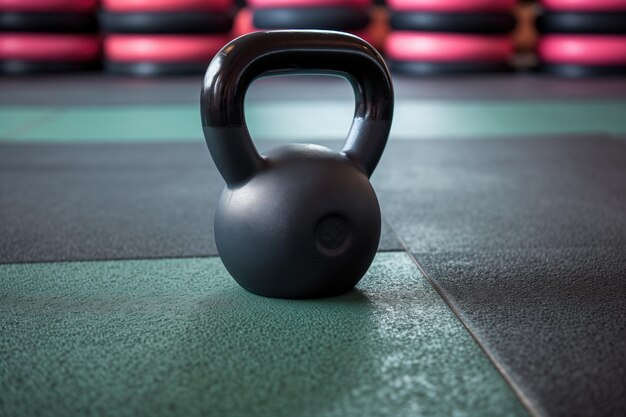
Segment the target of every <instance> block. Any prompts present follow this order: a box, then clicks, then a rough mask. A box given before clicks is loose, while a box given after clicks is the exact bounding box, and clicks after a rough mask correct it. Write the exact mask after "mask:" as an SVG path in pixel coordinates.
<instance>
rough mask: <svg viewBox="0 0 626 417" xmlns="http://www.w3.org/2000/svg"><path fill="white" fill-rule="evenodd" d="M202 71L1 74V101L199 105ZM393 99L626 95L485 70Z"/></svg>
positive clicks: (315, 92)
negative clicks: (147, 75)
mask: <svg viewBox="0 0 626 417" xmlns="http://www.w3.org/2000/svg"><path fill="white" fill-rule="evenodd" d="M201 82H202V76H187V77H175V78H168V79H167V80H163V79H159V78H157V79H136V78H132V77H130V78H127V77H103V76H101V75H89V74H81V75H80V76H73V77H69V76H58V77H36V78H33V77H30V78H25V79H22V78H13V77H11V78H7V77H5V78H0V91H2V92H3V94H0V104H2V105H10V106H16V105H46V104H49V105H54V106H58V105H82V104H100V105H102V104H141V105H145V104H146V103H159V104H172V103H186V104H193V105H197V104H198V91H199V90H198V89H199V87H198V86H199V85H200V84H201ZM394 84H395V95H396V99H398V100H400V99H446V100H447V99H463V100H465V99H468V100H493V99H498V100H500V99H514V100H522V101H523V100H547V99H551V100H559V99H583V98H586V99H597V98H617V99H622V98H623V97H624V96H625V95H626V82H624V80H623V79H622V78H612V79H611V78H609V79H589V80H585V82H584V83H572V82H571V80H564V79H560V78H555V77H546V76H544V75H530V74H515V75H485V76H478V77H458V78H443V79H440V78H430V79H422V80H416V79H415V78H414V77H401V76H396V77H394ZM353 97H354V94H353V92H352V89H351V88H350V85H349V84H348V82H347V81H345V80H342V79H340V78H338V77H309V76H303V75H302V76H297V77H268V78H262V79H260V80H258V81H255V82H254V85H253V87H251V89H250V91H249V93H248V96H247V98H248V99H249V100H258V101H262V102H267V101H272V100H311V99H316V100H331V99H345V100H352V99H353Z"/></svg>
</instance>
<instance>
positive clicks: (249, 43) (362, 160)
mask: <svg viewBox="0 0 626 417" xmlns="http://www.w3.org/2000/svg"><path fill="white" fill-rule="evenodd" d="M294 73H309V74H332V75H339V76H342V77H344V78H346V79H347V80H348V81H349V82H350V84H351V85H352V87H353V89H354V94H355V100H356V108H355V113H354V119H353V121H352V126H351V127H350V132H349V133H348V137H347V139H346V142H345V144H344V147H343V149H342V152H343V153H344V154H345V155H346V156H347V157H348V158H349V159H350V160H351V161H352V162H353V163H354V164H355V165H356V166H357V167H358V168H359V169H361V170H362V171H363V172H364V173H365V175H367V176H368V177H370V176H371V175H372V173H373V172H374V169H375V168H376V165H377V164H378V161H379V160H380V157H381V155H382V153H383V150H384V148H385V145H386V143H387V137H388V135H389V130H390V129H391V121H392V117H393V86H392V83H391V77H390V75H389V70H388V69H387V66H386V65H385V62H384V61H383V59H382V57H381V56H380V54H379V53H378V52H377V51H376V50H375V49H374V48H373V47H372V46H371V45H370V44H368V43H367V42H365V41H363V40H361V39H360V38H358V37H356V36H353V35H348V34H345V33H340V32H331V31H304V30H303V31H299V30H281V31H270V32H256V33H251V34H248V35H244V36H241V37H239V38H237V39H235V40H233V41H232V42H230V43H229V44H227V45H226V46H225V47H224V48H222V50H221V51H220V52H218V54H217V55H216V56H215V58H213V61H212V62H211V64H210V65H209V67H208V68H207V71H206V74H205V76H204V82H203V86H202V94H201V99H200V107H201V116H202V127H203V131H204V137H205V139H206V142H207V145H208V146H209V151H210V152H211V155H212V156H213V160H214V161H215V164H216V165H217V168H218V169H219V171H220V173H221V174H222V177H224V180H225V181H226V184H227V186H229V187H232V186H236V185H237V184H239V183H242V182H245V181H247V180H249V179H250V178H251V177H252V176H254V175H255V174H256V173H257V172H258V171H259V170H261V169H263V167H264V166H265V164H266V161H265V159H264V158H263V157H262V156H261V155H260V154H259V152H258V151H257V149H256V147H255V146H254V144H253V142H252V139H251V138H250V133H249V132H248V128H247V126H246V121H245V114H244V99H245V95H246V92H247V90H248V87H249V86H250V84H252V82H253V81H254V80H255V79H257V78H260V77H263V76H271V75H281V74H294ZM312 117H315V115H312Z"/></svg>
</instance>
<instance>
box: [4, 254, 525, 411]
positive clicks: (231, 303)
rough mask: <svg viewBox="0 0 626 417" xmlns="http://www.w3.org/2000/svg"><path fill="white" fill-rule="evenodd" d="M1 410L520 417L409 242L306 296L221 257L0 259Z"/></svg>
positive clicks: (517, 407) (509, 394)
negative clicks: (259, 286) (325, 293)
mask: <svg viewBox="0 0 626 417" xmlns="http://www.w3.org/2000/svg"><path fill="white" fill-rule="evenodd" d="M0 328H1V329H2V337H0V357H1V358H2V361H1V362H0V393H2V396H1V397H0V415H2V416H40V415H46V416H64V417H71V416H81V415H87V414H89V415H96V414H97V415H100V416H151V417H154V416H161V415H168V416H172V415H179V416H186V417H193V416H209V415H215V416H224V415H230V416H252V415H254V416H294V415H299V416H342V417H346V416H359V417H360V416H364V415H371V416H375V415H393V416H396V417H402V416H433V415H437V416H477V415H480V416H522V415H526V411H525V409H524V408H523V407H522V406H521V404H520V402H519V401H518V399H517V397H515V395H514V394H513V392H512V391H511V390H510V389H509V387H508V386H507V385H506V383H505V382H504V381H503V379H502V378H501V377H500V375H499V374H498V373H497V371H496V370H495V368H494V367H493V365H492V364H491V363H490V362H489V361H488V359H487V358H486V356H485V355H484V354H483V352H482V351H481V350H480V348H479V347H478V346H477V345H476V343H475V342H474V341H473V339H472V338H471V337H470V336H469V334H468V333H467V332H466V330H465V328H464V327H463V326H462V325H461V323H460V322H459V321H458V320H457V318H456V317H455V316H454V315H453V314H452V313H451V311H450V310H449V308H448V307H447V306H446V304H445V303H444V302H443V300H442V299H441V298H440V297H439V295H438V294H437V293H436V292H435V291H434V290H433V288H432V287H431V286H430V285H429V283H428V282H427V281H426V280H425V279H424V278H423V277H422V276H421V275H420V274H419V272H418V270H417V268H416V267H415V265H414V264H413V263H412V261H411V260H410V258H409V257H408V256H407V255H406V254H405V253H397V252H396V253H391V252H390V253H381V254H378V255H377V258H376V260H375V262H374V264H373V266H372V268H371V269H370V271H369V272H368V274H367V275H366V277H365V278H364V279H363V280H362V281H361V283H360V284H359V286H358V287H357V290H355V291H352V292H351V293H348V294H347V295H344V296H341V297H336V298H329V299H323V300H315V301H289V300H276V299H268V298H262V297H258V296H255V295H252V294H250V293H247V292H245V291H243V290H242V289H241V288H239V287H238V286H237V285H236V283H235V282H234V281H233V280H232V279H231V278H230V277H229V276H228V274H227V273H226V271H225V270H224V269H223V267H222V265H221V263H220V261H219V259H218V258H190V259H176V260H171V259H169V260H168V259H165V260H152V261H144V260H136V261H105V262H76V263H50V264H45V263H42V264H11V265H1V266H0Z"/></svg>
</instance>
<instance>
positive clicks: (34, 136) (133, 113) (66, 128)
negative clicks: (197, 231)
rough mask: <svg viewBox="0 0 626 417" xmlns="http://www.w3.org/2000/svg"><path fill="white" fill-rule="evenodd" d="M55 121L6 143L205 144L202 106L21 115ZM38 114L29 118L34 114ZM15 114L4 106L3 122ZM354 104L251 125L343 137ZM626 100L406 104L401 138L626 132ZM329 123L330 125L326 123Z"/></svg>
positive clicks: (296, 109)
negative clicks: (42, 116) (191, 142)
mask: <svg viewBox="0 0 626 417" xmlns="http://www.w3.org/2000/svg"><path fill="white" fill-rule="evenodd" d="M54 109H58V113H55V114H54V117H49V118H46V119H45V120H42V121H40V122H39V123H35V124H33V125H24V126H22V128H21V129H17V130H16V129H9V130H7V129H0V140H4V141H44V142H48V141H50V142H98V141H107V142H108V141H150V142H152V141H171V140H198V139H200V138H202V129H201V124H200V115H199V110H198V105H196V104H194V105H153V106H140V105H110V106H87V107H85V106H80V107H78V106H77V107H72V106H67V107H59V108H57V107H47V106H41V107H33V108H32V110H24V112H25V113H20V117H22V118H27V119H29V118H30V119H35V118H36V117H37V115H40V114H41V113H42V112H50V111H53V110H54ZM29 111H32V115H30V116H29V114H28V112H29ZM14 112H15V110H14V109H13V108H11V107H0V120H4V119H9V120H10V119H11V118H12V116H11V115H12V114H13V113H14ZM353 112H354V103H353V102H352V100H328V101H267V102H262V101H253V102H251V103H250V104H249V105H248V106H247V111H246V115H247V119H248V124H249V127H250V131H251V132H252V134H253V136H254V138H255V139H257V140H258V139H269V140H281V141H302V140H320V139H337V138H341V137H344V136H345V135H346V134H347V132H348V129H349V127H350V123H351V121H352V114H353ZM624 114H626V101H624V100H606V99H605V100H593V101H592V100H588V101H575V102H570V101H558V100H557V101H549V100H534V101H533V100H526V101H515V100H494V101H480V100H457V101H436V100H408V99H407V100H399V101H398V102H397V103H396V112H395V117H394V126H393V128H392V138H393V139H394V140H397V139H401V140H416V139H445V138H447V139H456V138H464V137H471V138H477V137H478V138H480V137H507V136H508V137H517V136H523V135H533V134H568V133H577V134H580V133H613V134H624V133H626V117H624ZM320 121H323V123H320Z"/></svg>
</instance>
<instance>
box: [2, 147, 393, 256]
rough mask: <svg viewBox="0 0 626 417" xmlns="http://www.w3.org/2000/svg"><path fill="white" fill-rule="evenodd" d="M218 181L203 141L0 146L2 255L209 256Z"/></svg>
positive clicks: (386, 238)
mask: <svg viewBox="0 0 626 417" xmlns="http://www.w3.org/2000/svg"><path fill="white" fill-rule="evenodd" d="M269 146H275V144H271V145H269ZM260 148H261V149H263V148H264V146H260ZM222 188H223V181H222V179H221V177H220V176H219V175H218V173H217V170H216V169H215V167H214V165H213V162H212V161H211V159H210V156H209V153H208V151H207V149H206V145H205V144H204V142H198V143H177V144H141V145H139V144H137V145H131V144H117V145H114V144H113V145H107V144H101V145H96V144H91V145H89V144H87V145H0V218H2V222H0V262H5V263H6V262H34V261H58V260H86V259H134V258H159V257H189V256H202V255H216V254H217V251H216V248H215V241H214V240H213V210H214V208H215V202H216V199H217V198H218V197H219V194H220V192H221V190H222ZM398 249H401V246H400V244H399V242H398V240H397V239H396V237H395V235H394V234H393V232H392V231H391V230H390V228H389V227H388V225H387V224H386V223H385V224H384V227H383V234H382V238H381V243H380V250H385V251H387V250H398Z"/></svg>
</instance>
